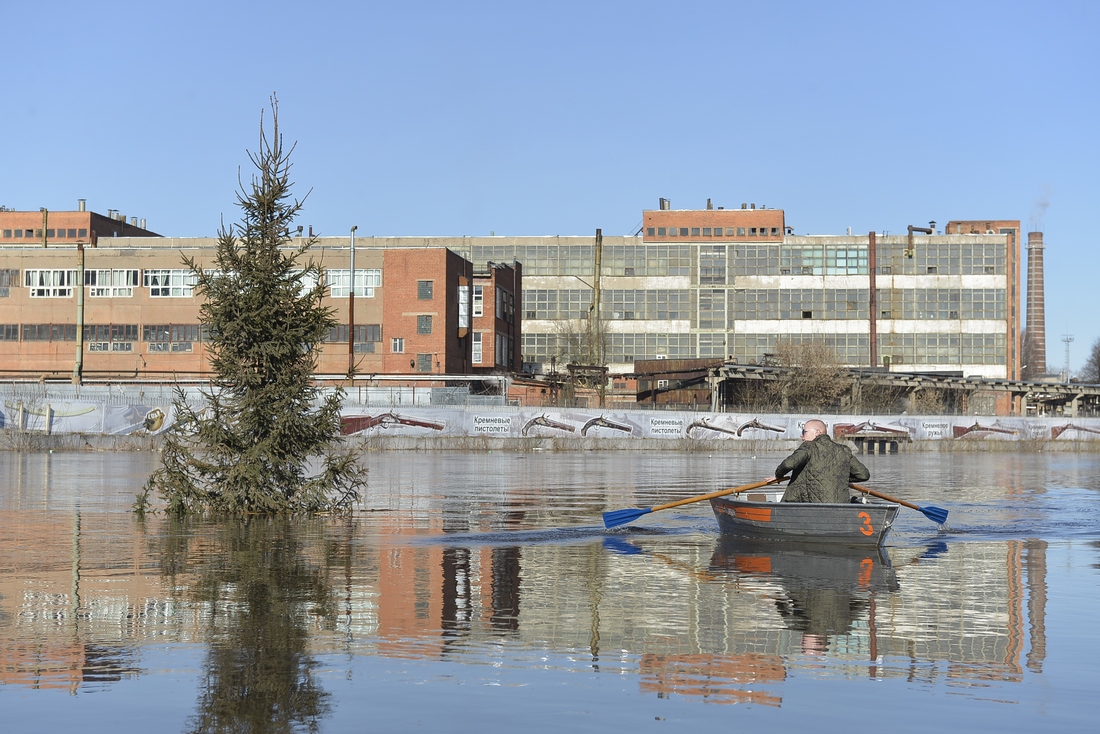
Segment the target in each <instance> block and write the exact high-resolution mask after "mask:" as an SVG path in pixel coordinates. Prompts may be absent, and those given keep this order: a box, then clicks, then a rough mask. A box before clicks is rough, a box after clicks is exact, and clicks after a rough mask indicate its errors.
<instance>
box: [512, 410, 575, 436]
mask: <svg viewBox="0 0 1100 734" xmlns="http://www.w3.org/2000/svg"><path fill="white" fill-rule="evenodd" d="M537 426H545V427H546V428H553V429H555V430H558V431H569V432H570V433H573V432H574V431H576V430H577V427H576V426H571V425H569V424H568V423H562V422H561V421H556V420H553V419H552V418H548V417H547V416H545V415H540V416H538V417H537V418H532V419H531V420H529V421H527V423H525V424H524V426H523V430H521V431H520V435H521V436H526V435H527V432H528V431H529V430H531V429H532V428H535V427H537Z"/></svg>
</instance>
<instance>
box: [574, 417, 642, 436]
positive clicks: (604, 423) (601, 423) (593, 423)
mask: <svg viewBox="0 0 1100 734" xmlns="http://www.w3.org/2000/svg"><path fill="white" fill-rule="evenodd" d="M591 428H610V429H611V430H613V431H622V432H623V433H629V434H633V433H634V429H633V428H631V427H630V426H625V425H623V424H622V423H616V422H614V421H609V420H608V419H607V418H604V417H603V416H602V415H601V416H600V417H598V418H593V419H592V420H590V421H588V422H587V423H585V424H584V428H582V429H581V435H582V436H587V435H588V431H589V429H591Z"/></svg>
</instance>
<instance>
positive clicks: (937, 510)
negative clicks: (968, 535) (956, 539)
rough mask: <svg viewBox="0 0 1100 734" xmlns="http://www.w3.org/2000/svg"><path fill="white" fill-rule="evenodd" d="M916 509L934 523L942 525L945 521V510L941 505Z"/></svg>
mask: <svg viewBox="0 0 1100 734" xmlns="http://www.w3.org/2000/svg"><path fill="white" fill-rule="evenodd" d="M917 509H919V510H920V511H921V514H923V515H924V516H925V517H927V518H928V519H929V520H931V521H932V522H934V523H936V524H937V525H943V524H944V523H946V522H947V510H945V509H943V508H942V507H932V506H929V507H918V508H917Z"/></svg>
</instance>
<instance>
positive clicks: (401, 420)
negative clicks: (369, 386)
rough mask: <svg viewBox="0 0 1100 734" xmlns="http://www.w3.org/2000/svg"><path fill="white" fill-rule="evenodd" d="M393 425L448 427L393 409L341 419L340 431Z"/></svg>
mask: <svg viewBox="0 0 1100 734" xmlns="http://www.w3.org/2000/svg"><path fill="white" fill-rule="evenodd" d="M392 426H411V427H413V428H428V429H430V430H432V431H442V430H443V429H444V428H446V427H447V425H446V424H445V423H436V422H435V421H424V420H418V419H416V418H409V417H407V416H404V415H399V414H397V413H394V412H393V411H392V410H391V411H390V412H388V413H382V414H381V415H356V416H350V417H347V418H342V419H341V420H340V432H341V433H343V434H345V435H347V434H350V433H359V432H360V431H369V430H370V429H372V428H390V427H392Z"/></svg>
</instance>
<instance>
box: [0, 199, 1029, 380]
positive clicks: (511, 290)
mask: <svg viewBox="0 0 1100 734" xmlns="http://www.w3.org/2000/svg"><path fill="white" fill-rule="evenodd" d="M89 214H90V213H89ZM15 215H18V216H20V217H22V219H21V220H20V222H19V224H17V225H16V224H12V225H11V229H12V230H13V232H14V231H15V230H16V229H19V228H21V229H22V231H23V237H22V238H20V239H16V238H14V237H13V238H11V239H8V238H6V237H5V238H4V239H3V241H2V242H0V248H2V251H3V254H4V266H3V267H4V270H3V271H2V272H0V293H3V294H4V295H3V296H0V314H3V315H2V316H0V324H2V325H0V330H2V331H3V334H2V335H0V339H2V340H0V370H3V371H4V372H5V373H7V374H11V373H12V372H13V371H16V372H23V373H27V372H31V373H36V372H42V373H44V374H50V375H58V374H61V373H64V372H66V371H71V369H72V366H73V348H74V343H75V341H76V337H75V331H74V330H75V328H76V308H75V306H76V300H77V299H76V298H74V295H73V294H74V292H75V291H74V288H73V284H74V282H75V281H74V280H73V279H74V278H76V275H75V270H76V246H75V244H74V243H72V242H71V241H70V239H68V238H66V240H65V241H64V244H62V243H61V241H60V240H55V239H50V240H49V241H48V242H47V243H46V245H48V246H43V243H42V242H39V241H38V239H37V236H36V235H35V232H34V231H32V230H34V229H35V227H34V225H33V224H31V223H29V220H28V217H31V216H36V215H37V216H39V218H40V219H39V224H40V225H41V219H42V218H43V217H44V216H45V215H44V214H41V215H39V214H37V213H34V212H30V213H28V212H22V213H13V212H0V229H3V230H4V231H5V232H6V230H7V229H8V228H9V224H8V221H9V219H10V218H11V217H13V216H15ZM60 216H61V214H58V213H51V214H49V217H50V220H51V221H53V220H54V219H55V218H57V217H60ZM91 216H92V217H97V216H98V215H91ZM103 221H104V222H113V221H117V220H114V219H111V218H109V217H108V218H103ZM103 226H104V225H103V223H102V222H100V220H95V221H92V222H90V223H89V225H88V227H87V229H88V230H89V232H88V235H89V237H88V244H89V247H86V248H84V252H85V259H86V262H85V265H84V269H85V272H84V275H83V278H82V279H83V284H84V288H85V295H86V296H87V298H86V299H85V304H86V306H85V308H86V313H85V314H84V324H85V325H86V326H85V329H84V331H85V332H86V338H85V340H84V341H85V342H86V346H85V350H86V357H85V364H84V369H85V371H93V372H94V371H96V370H100V369H102V370H108V371H110V370H119V371H125V370H129V371H130V372H136V373H138V374H141V373H143V372H146V371H148V372H149V373H152V374H164V375H166V374H178V373H182V372H188V373H201V372H202V370H203V369H204V367H203V365H204V359H203V357H202V355H203V351H202V349H203V347H202V344H201V334H200V332H199V329H198V303H197V302H196V301H195V299H193V298H192V297H191V291H190V287H189V285H188V280H187V278H188V275H187V273H186V271H185V270H183V269H182V265H181V259H180V258H181V253H187V254H190V255H194V256H196V257H197V258H198V259H199V260H200V261H204V260H208V259H209V258H210V257H211V256H212V254H213V246H214V240H211V239H203V238H166V237H158V236H153V235H152V234H151V233H149V234H145V235H144V236H124V235H123V234H122V233H115V232H112V235H113V234H117V235H118V236H110V238H109V239H107V238H105V236H104V234H103V231H101V230H102V228H103ZM126 226H127V227H129V226H131V225H126ZM28 232H30V233H31V235H32V236H31V237H30V240H31V241H29V242H28V237H27V233H28ZM93 232H96V233H97V234H98V240H97V239H95V238H93V237H92V233H93ZM66 234H68V232H66ZM1040 241H1041V240H1040ZM350 245H351V242H350V238H348V237H343V238H332V237H325V238H321V239H320V240H319V244H318V246H317V249H316V250H315V251H314V253H315V256H316V257H318V258H319V259H321V260H322V262H323V264H324V266H325V268H326V269H327V272H328V278H329V284H330V287H331V289H332V290H331V296H330V298H331V303H332V305H333V307H334V308H336V309H337V318H338V319H339V320H340V321H341V323H343V324H346V325H347V324H351V325H352V326H353V328H354V335H355V338H354V345H353V347H352V348H353V351H354V352H355V353H356V354H358V355H361V359H362V361H361V367H360V370H361V371H363V372H378V373H409V372H414V373H415V372H433V373H451V374H465V373H468V372H470V371H472V370H477V369H488V370H492V369H497V370H500V371H513V372H519V371H520V370H521V369H523V370H525V371H527V372H529V373H534V374H545V373H548V372H550V371H552V370H553V369H555V366H556V365H565V364H567V363H569V362H581V363H584V362H585V361H586V360H584V359H582V358H581V357H582V356H586V355H579V354H578V344H580V343H583V342H585V341H587V343H588V344H589V345H590V346H591V345H592V343H593V342H594V341H595V342H598V352H599V356H600V358H601V360H602V361H603V362H604V363H605V364H607V365H608V366H609V367H610V371H611V373H612V374H620V375H622V374H627V373H632V372H633V371H634V363H635V362H636V361H639V360H646V359H673V360H675V359H708V360H718V361H722V362H728V363H734V364H741V365H767V364H769V360H770V359H771V357H772V356H773V355H774V354H775V353H776V351H777V349H778V348H779V347H780V345H781V344H783V343H791V344H799V343H805V342H811V341H812V342H818V343H824V344H825V345H826V346H828V347H829V348H831V349H832V350H833V351H834V352H835V354H836V356H837V358H838V359H839V361H840V362H841V363H843V364H846V365H849V366H853V367H871V368H876V367H877V368H886V369H889V370H892V371H903V372H945V373H952V374H957V375H960V376H979V377H985V378H991V379H1008V380H1015V379H1019V378H1020V376H1021V375H1020V371H1021V348H1020V302H1021V289H1020V223H1019V222H1018V221H1004V220H982V221H978V220H958V221H950V222H948V223H947V225H946V226H944V227H943V229H942V231H940V230H937V229H936V224H935V222H930V223H929V226H928V227H923V226H922V227H915V226H910V227H908V228H907V229H905V230H903V231H902V233H900V234H891V233H888V232H871V233H866V234H850V233H849V234H845V235H796V234H794V232H793V229H792V228H791V227H790V226H789V225H788V224H787V222H786V215H785V212H784V211H783V210H781V209H769V208H767V207H763V206H761V207H757V206H756V205H755V204H751V205H749V204H742V205H741V206H740V207H739V208H730V209H727V208H722V207H717V208H714V207H711V206H710V202H708V205H707V208H705V209H687V210H675V209H672V208H671V205H670V203H669V202H668V201H667V200H665V199H662V200H661V202H660V206H659V208H657V209H654V210H647V211H645V212H643V219H642V226H641V228H640V229H639V230H638V232H637V233H636V234H635V235H634V236H607V237H604V236H602V234H601V233H600V232H599V231H597V232H596V234H595V235H594V236H519V237H503V236H490V237H366V238H364V237H360V238H359V244H358V249H359V251H360V255H359V256H360V257H361V258H362V259H361V260H359V261H358V262H357V265H356V281H357V282H356V297H355V308H356V309H357V312H356V314H355V315H354V318H353V319H350V318H349V313H348V301H349V300H350V299H348V282H347V280H348V273H349V269H348V268H349V264H348V261H349V254H350ZM474 263H477V264H479V266H478V267H479V269H478V270H477V272H475V268H474V265H473V264H474ZM383 274H384V277H383ZM479 278H480V280H479ZM424 282H429V283H431V284H432V287H433V288H434V289H435V290H432V291H431V293H432V297H431V299H427V300H428V301H429V302H427V303H425V299H424V298H423V296H424V291H423V290H422V288H423V283H424ZM467 284H470V285H472V288H471V289H470V290H469V295H468V298H469V304H468V306H466V308H468V309H469V312H470V314H471V318H472V319H473V322H472V324H473V326H472V330H471V333H470V335H469V338H466V337H459V336H457V334H458V333H459V329H460V328H462V327H460V326H459V319H460V313H459V309H460V307H459V301H460V297H459V292H460V289H461V288H463V287H465V285H467ZM486 289H488V290H486ZM371 294H373V295H371ZM487 294H492V296H491V297H490V296H489V295H487ZM464 298H466V296H464ZM358 309H361V310H358ZM479 319H480V320H481V321H480V322H479V321H478V320H479ZM429 323H430V324H431V325H430V326H429ZM521 324H522V326H521ZM345 332H348V327H347V326H345V327H344V331H343V332H339V331H338V332H337V333H334V334H333V337H332V343H331V344H326V345H325V349H324V354H323V356H322V360H321V365H320V369H321V371H322V372H325V373H333V374H338V373H343V372H346V362H347V359H348V357H347V349H348V348H347V346H346V343H347V340H348V333H345ZM12 342H19V344H13V343H12ZM58 342H61V343H60V344H59V343H58ZM341 344H343V345H344V346H342V347H341V346H339V345H341ZM123 365H125V370H123V369H122V367H123ZM177 370H178V372H177Z"/></svg>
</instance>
